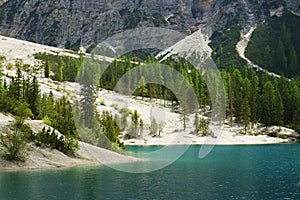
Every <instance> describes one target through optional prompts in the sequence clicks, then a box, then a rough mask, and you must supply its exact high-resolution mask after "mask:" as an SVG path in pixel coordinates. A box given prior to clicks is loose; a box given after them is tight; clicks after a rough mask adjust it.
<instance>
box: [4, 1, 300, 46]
mask: <svg viewBox="0 0 300 200" xmlns="http://www.w3.org/2000/svg"><path fill="white" fill-rule="evenodd" d="M0 5H1V6H0V34H1V35H5V36H10V37H15V38H19V39H24V40H28V41H33V42H37V43H41V44H47V45H52V46H59V47H67V48H70V47H72V46H74V45H75V46H76V45H83V46H89V45H90V44H92V43H97V42H99V41H102V40H104V39H106V38H107V37H109V36H111V35H113V34H115V33H119V32H122V31H123V30H125V29H131V28H135V27H145V26H147V27H149V26H150V27H153V26H157V27H158V26H159V27H166V28H171V29H174V30H177V31H181V32H184V33H186V34H190V33H192V32H194V31H196V30H198V29H199V28H201V29H202V30H203V32H205V33H206V34H208V35H211V34H212V33H214V32H215V31H223V30H226V29H228V28H229V27H231V26H232V25H236V24H240V25H241V26H242V27H244V28H245V29H248V28H249V27H250V26H252V25H253V24H256V23H259V22H262V21H263V20H265V19H266V18H267V17H269V16H270V10H272V9H273V10H274V9H277V8H280V7H283V8H284V9H285V10H291V11H293V12H298V11H299V5H300V1H299V0H55V1H53V0H0Z"/></svg>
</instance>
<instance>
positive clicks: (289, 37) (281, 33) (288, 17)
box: [246, 12, 300, 78]
mask: <svg viewBox="0 0 300 200" xmlns="http://www.w3.org/2000/svg"><path fill="white" fill-rule="evenodd" d="M299 26H300V17H299V16H296V15H293V14H292V13H290V12H285V13H284V14H283V16H282V17H276V16H274V17H272V18H270V19H268V20H267V21H266V22H265V23H263V24H260V25H258V27H257V29H256V30H255V31H254V33H253V36H252V38H251V40H250V42H249V45H248V47H247V49H246V56H247V57H248V58H249V59H250V60H252V61H253V62H254V63H255V64H257V65H259V66H261V67H263V68H265V69H267V70H269V71H272V72H275V73H277V74H284V75H285V76H287V77H289V78H292V77H295V76H299V75H300V60H299V58H300V39H299V35H300V29H299Z"/></svg>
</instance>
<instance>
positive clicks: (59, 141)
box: [33, 127, 79, 156]
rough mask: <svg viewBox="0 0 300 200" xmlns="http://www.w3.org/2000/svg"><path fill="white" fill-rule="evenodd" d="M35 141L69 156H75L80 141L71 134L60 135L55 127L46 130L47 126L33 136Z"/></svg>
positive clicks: (38, 144)
mask: <svg viewBox="0 0 300 200" xmlns="http://www.w3.org/2000/svg"><path fill="white" fill-rule="evenodd" d="M33 141H34V142H35V144H36V145H37V146H42V145H45V146H47V147H49V148H51V149H57V150H58V151H61V152H63V153H64V154H66V155H68V156H74V154H75V151H76V150H77V149H79V145H78V141H77V140H76V139H74V137H72V136H71V135H67V136H63V135H61V136H59V135H58V134H57V133H56V132H55V130H54V129H53V130H52V131H51V129H50V128H48V129H47V130H46V129H45V127H44V128H43V130H42V131H41V132H39V133H38V134H37V135H36V136H35V137H34V138H33Z"/></svg>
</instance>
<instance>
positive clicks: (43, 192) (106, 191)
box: [0, 144, 300, 200]
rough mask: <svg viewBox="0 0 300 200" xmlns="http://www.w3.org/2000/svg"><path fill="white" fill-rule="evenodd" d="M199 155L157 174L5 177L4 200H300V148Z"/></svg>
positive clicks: (69, 172)
mask: <svg viewBox="0 0 300 200" xmlns="http://www.w3.org/2000/svg"><path fill="white" fill-rule="evenodd" d="M158 148H160V147H155V146H154V147H128V149H129V150H130V151H135V152H149V151H153V150H156V149H158ZM199 149H200V146H191V147H190V148H189V149H188V151H187V152H186V153H185V154H184V155H183V156H182V157H181V158H180V159H179V160H177V161H176V162H175V163H173V164H172V165H170V166H168V167H166V168H163V169H161V170H158V171H155V172H151V173H142V174H132V173H125V172H119V171H116V170H114V169H111V168H109V167H106V166H102V167H85V168H72V169H63V170H41V171H20V172H0V199H1V200H2V199H39V200H40V199H300V144H293V145H262V146H217V147H215V148H214V149H213V151H212V152H211V153H210V154H209V155H208V156H207V157H206V158H205V159H202V160H200V159H199V158H198V153H199ZM157 162H158V161H157Z"/></svg>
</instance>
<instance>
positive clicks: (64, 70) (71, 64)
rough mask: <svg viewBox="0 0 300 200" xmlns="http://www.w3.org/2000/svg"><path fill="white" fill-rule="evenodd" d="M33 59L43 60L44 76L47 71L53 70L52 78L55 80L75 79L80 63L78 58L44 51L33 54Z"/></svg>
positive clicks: (46, 74)
mask: <svg viewBox="0 0 300 200" xmlns="http://www.w3.org/2000/svg"><path fill="white" fill-rule="evenodd" d="M34 57H35V59H39V60H42V61H43V63H44V64H43V66H42V67H43V68H44V69H45V74H44V75H45V77H47V76H49V73H48V70H49V72H50V71H51V72H53V73H54V75H53V76H52V77H50V78H52V79H53V80H55V81H72V82H74V81H75V78H76V76H77V74H78V71H79V68H80V66H81V64H82V60H81V59H80V58H74V57H68V56H59V55H52V54H46V53H36V54H34Z"/></svg>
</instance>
